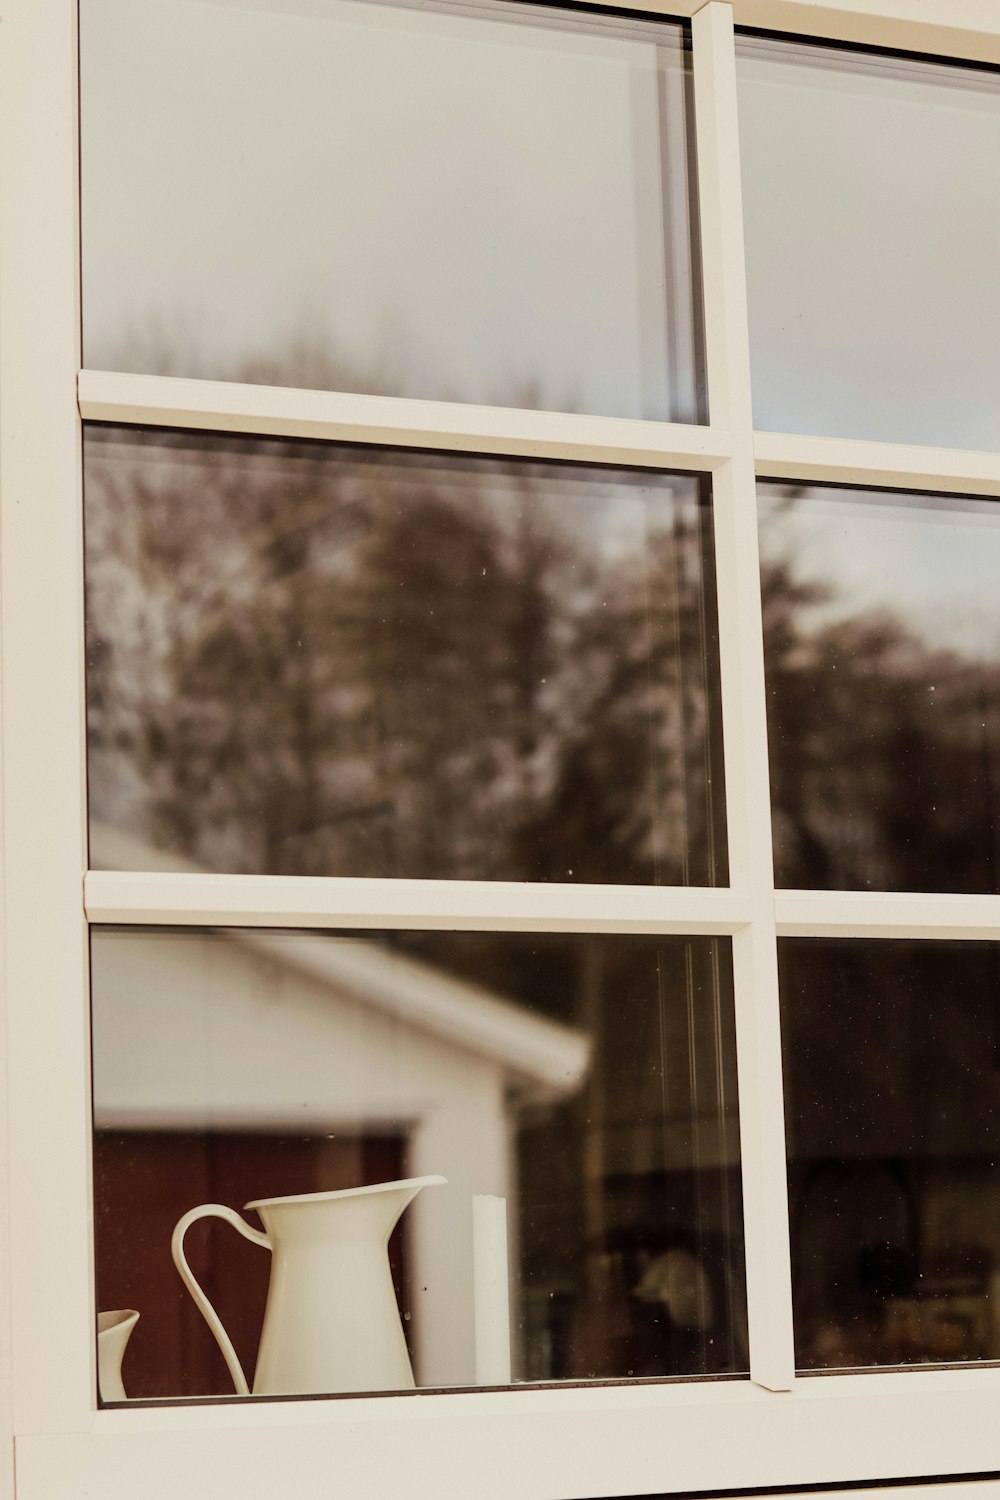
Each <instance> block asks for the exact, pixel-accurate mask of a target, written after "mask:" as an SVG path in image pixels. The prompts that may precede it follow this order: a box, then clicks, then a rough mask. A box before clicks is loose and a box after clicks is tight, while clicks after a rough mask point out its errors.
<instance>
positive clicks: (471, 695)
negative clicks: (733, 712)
mask: <svg viewBox="0 0 1000 1500" xmlns="http://www.w3.org/2000/svg"><path fill="white" fill-rule="evenodd" d="M86 506H87V611H88V677H87V688H88V695H89V731H90V762H89V767H90V809H91V858H92V861H93V863H94V864H95V865H96V866H99V867H100V866H103V867H104V868H108V867H110V868H127V869H135V868H139V869H143V868H145V869H164V868H169V867H170V865H171V861H176V859H178V858H179V859H181V860H182V861H187V862H188V864H189V865H195V866H202V867H204V868H209V869H216V870H226V871H235V872H249V873H255V872H262V873H266V874H299V875H315V874H326V875H383V876H414V877H428V878H429V877H437V878H449V877H461V878H474V879H485V880H493V879H505V880H557V881H589V882H605V881H608V882H618V883H621V882H631V883H656V884H678V883H686V884H712V883H715V882H722V881H724V880H725V859H724V826H723V821H724V820H723V817H722V777H721V753H720V747H719V734H720V730H719V714H718V708H717V682H718V673H717V668H716V647H715V638H714V630H715V626H714V619H715V608H714V580H713V570H712V557H711V539H710V509H709V504H708V500H707V497H706V494H705V492H704V491H703V489H702V488H701V485H700V482H699V481H698V480H697V479H694V478H689V477H685V476H676V475H664V474H656V473H649V472H641V471H627V470H611V469H597V468H587V467H584V466H573V465H567V464H553V463H550V464H546V463H527V462H520V461H513V460H509V461H508V460H499V459H480V458H470V457H464V456H461V455H456V456H450V457H449V456H443V455H439V454H434V453H412V452H401V451H383V452H379V451H376V450H373V449H365V448H352V447H343V446H334V445H330V444H319V443H295V442H287V441H282V440H267V439H253V438H235V437H234V438H220V437H215V436H213V437H206V436H199V435H192V434H178V433H165V432H163V431H162V430H159V431H158V430H153V431H145V432H144V431H142V430H137V429H113V428H112V429H108V428H93V429H90V430H88V433H87V437H86Z"/></svg>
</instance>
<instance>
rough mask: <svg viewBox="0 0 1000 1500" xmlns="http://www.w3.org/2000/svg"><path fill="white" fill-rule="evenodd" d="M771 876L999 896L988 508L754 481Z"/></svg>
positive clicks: (993, 542) (999, 548)
mask: <svg viewBox="0 0 1000 1500" xmlns="http://www.w3.org/2000/svg"><path fill="white" fill-rule="evenodd" d="M758 496H759V516H760V540H761V568H762V573H761V586H762V590H763V602H764V635H765V668H766V672H767V687H768V725H769V749H770V757H771V787H772V794H773V810H774V811H773V832H774V847H775V871H776V876H777V880H778V883H779V884H780V885H783V886H789V887H825V888H828V889H839V890H857V889H864V888H866V887H872V888H875V889H881V890H903V891H906V890H917V891H921V890H923V891H928V890H930V891H933V890H938V891H969V892H974V891H982V892H991V891H998V890H1000V749H998V747H1000V593H998V590H997V579H998V578H1000V507H998V505H997V502H996V501H994V500H972V499H966V498H963V497H961V496H945V495H912V494H906V493H902V492H892V493H878V492H872V491H867V490H842V489H833V488H830V489H824V488H820V487H815V486H814V487H805V486H794V485H785V484H761V485H759V486H758Z"/></svg>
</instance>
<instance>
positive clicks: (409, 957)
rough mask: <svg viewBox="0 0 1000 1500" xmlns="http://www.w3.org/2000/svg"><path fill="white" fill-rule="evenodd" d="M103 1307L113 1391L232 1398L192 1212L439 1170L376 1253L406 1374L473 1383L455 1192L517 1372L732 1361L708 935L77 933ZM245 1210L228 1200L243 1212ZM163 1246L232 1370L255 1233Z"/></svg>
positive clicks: (248, 1357)
mask: <svg viewBox="0 0 1000 1500" xmlns="http://www.w3.org/2000/svg"><path fill="white" fill-rule="evenodd" d="M91 953H92V992H93V1028H94V1030H93V1037H94V1074H93V1076H94V1119H95V1146H94V1184H95V1189H94V1190H95V1211H96V1265H97V1273H96V1274H97V1299H98V1310H99V1311H102V1312H103V1311H106V1310H110V1309H119V1308H131V1309H135V1310H136V1311H138V1312H139V1314H140V1317H139V1321H138V1324H137V1325H136V1328H135V1332H134V1334H133V1336H132V1339H131V1342H130V1344H129V1348H128V1352H127V1355H126V1359H125V1363H124V1366H123V1372H122V1373H123V1380H124V1385H125V1390H126V1392H127V1394H128V1396H129V1397H130V1398H133V1399H134V1398H138V1397H163V1396H181V1395H183V1396H194V1395H204V1394H213V1393H214V1394H232V1391H233V1382H232V1380H231V1379H230V1377H229V1375H228V1373H227V1370H226V1366H225V1364H224V1363H223V1360H222V1357H221V1355H220V1354H219V1351H218V1349H217V1347H216V1345H215V1343H214V1341H213V1338H212V1336H211V1334H210V1333H209V1330H208V1328H207V1327H206V1325H205V1323H204V1322H203V1321H202V1319H201V1316H200V1315H199V1313H198V1312H197V1310H196V1308H195V1306H194V1303H193V1302H192V1301H191V1299H190V1298H189V1296H188V1294H187V1292H186V1291H185V1290H184V1288H183V1286H182V1284H181V1281H180V1278H179V1277H178V1275H177V1274H176V1272H175V1270H174V1267H173V1266H172V1264H171V1259H170V1248H169V1247H170V1239H171V1232H172V1230H173V1228H174V1225H175V1224H176V1222H177V1221H178V1219H179V1218H180V1217H181V1215H182V1214H184V1213H186V1212H187V1211H188V1210H190V1209H191V1208H194V1207H195V1206H197V1205H200V1204H204V1203H210V1202H214V1203H221V1204H224V1205H229V1206H230V1207H232V1208H234V1209H236V1210H240V1209H242V1208H243V1206H244V1204H246V1203H248V1202H250V1201H251V1200H254V1199H260V1198H270V1197H277V1196H288V1195H291V1194H304V1193H310V1192H327V1191H331V1190H340V1189H345V1188H354V1187H357V1186H360V1185H363V1184H374V1183H379V1182H386V1181H391V1180H395V1179H398V1178H404V1177H414V1176H422V1175H424V1174H428V1173H440V1174H443V1175H444V1176H445V1177H446V1178H447V1186H443V1187H442V1186H438V1187H434V1188H429V1189H426V1190H425V1191H424V1192H423V1193H422V1194H421V1195H420V1197H419V1198H417V1199H416V1201H415V1202H414V1203H413V1205H412V1207H411V1208H409V1209H408V1210H407V1213H406V1215H405V1216H404V1218H403V1219H402V1221H401V1225H400V1229H399V1230H398V1231H397V1232H396V1234H394V1236H393V1239H392V1241H391V1244H390V1262H391V1267H392V1271H393V1278H394V1282H395V1286H396V1295H397V1299H398V1307H399V1312H400V1316H401V1319H402V1326H403V1329H404V1331H405V1334H406V1339H407V1342H408V1345H409V1350H410V1355H411V1359H412V1362H413V1366H414V1373H415V1379H416V1383H417V1385H420V1386H442V1385H468V1384H472V1383H474V1381H475V1339H474V1305H475V1304H474V1286H475V1278H474V1273H473V1265H474V1261H473V1240H472V1216H473V1207H472V1198H473V1195H475V1194H490V1195H495V1196H499V1197H502V1198H504V1199H505V1200H506V1203H507V1224H508V1237H509V1239H508V1242H509V1268H510V1277H509V1299H510V1324H511V1329H512V1378H513V1380H514V1381H515V1382H521V1381H549V1380H590V1379H626V1378H628V1377H634V1378H639V1377H657V1376H659V1377H663V1376H674V1375H697V1374H713V1373H714V1374H720V1373H729V1374H733V1373H738V1372H741V1371H745V1370H746V1368H747V1347H746V1294H745V1286H744V1277H743V1240H742V1214H741V1194H740V1168H739V1131H738V1112H737V1086H736V1063H735V1042H734V1029H733V1027H734V1023H733V999H732V978H731V969H730V961H729V950H728V945H726V944H723V943H720V942H718V941H717V940H714V939H708V938H694V939H683V938H667V939H660V938H654V937H627V938H624V937H612V936H589V935H588V936H538V935H534V934H511V933H506V934H505V933H409V934H395V935H385V934H366V935H364V936H348V937H342V936H338V937H334V936H329V935H324V934H316V933H298V932H267V931H261V930H240V929H232V930H223V931H215V932H207V931H199V930H191V929H183V930H177V929H175V930H156V929H138V928H134V927H132V928H122V929H114V928H100V929H95V930H94V932H93V935H92V948H91ZM246 1217H247V1218H248V1219H249V1221H250V1222H251V1223H252V1224H254V1225H256V1223H257V1220H256V1218H255V1216H254V1215H253V1213H249V1214H248V1215H247V1216H246ZM185 1245H186V1251H187V1254H188V1257H189V1260H190V1263H191V1266H192V1269H193V1271H194V1274H195V1276H196V1277H197V1278H198V1280H199V1281H200V1282H201V1284H202V1285H203V1286H204V1287H205V1288H206V1290H207V1291H208V1293H209V1296H210V1298H211V1300H212V1302H213V1304H214V1305H215V1307H216V1309H217V1311H218V1313H219V1316H220V1317H221V1319H222V1322H223V1324H224V1326H225V1327H226V1328H227V1330H228V1331H229V1334H230V1336H231V1337H232V1339H233V1342H234V1345H235V1347H236V1350H237V1354H238V1356H239V1359H240V1361H241V1363H242V1366H243V1368H244V1370H245V1371H246V1372H247V1375H248V1377H250V1378H251V1379H252V1376H253V1369H254V1359H255V1353H256V1350H257V1347H258V1340H259V1337H260V1327H261V1317H262V1312H263V1307H264V1301H265V1295H266V1291H267V1285H268V1279H269V1274H270V1263H269V1256H268V1253H267V1251H266V1249H263V1248H261V1247H260V1246H258V1245H254V1244H247V1243H246V1242H245V1241H244V1240H243V1239H241V1238H239V1236H238V1235H237V1234H236V1233H235V1232H234V1231H233V1229H232V1228H230V1226H229V1225H227V1224H224V1223H220V1222H219V1221H218V1220H216V1219H206V1220H199V1221H198V1222H197V1223H195V1224H193V1225H192V1227H191V1228H190V1229H189V1230H188V1233H187V1238H186V1242H185Z"/></svg>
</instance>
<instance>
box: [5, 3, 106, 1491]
mask: <svg viewBox="0 0 1000 1500" xmlns="http://www.w3.org/2000/svg"><path fill="white" fill-rule="evenodd" d="M76 11H77V6H76V3H75V0H31V3H30V4H25V5H18V6H17V7H16V8H14V9H13V10H12V11H11V13H10V14H8V15H5V17H4V26H3V31H4V37H3V49H4V57H5V67H6V69H7V70H9V71H8V72H7V77H8V80H9V86H8V87H5V88H4V90H3V91H2V95H0V181H2V188H3V195H4V234H3V236H2V237H0V240H2V250H0V324H2V327H3V338H2V341H0V380H2V397H3V427H2V440H0V495H2V526H3V549H2V609H3V614H2V629H3V700H2V706H3V763H2V791H3V805H4V828H3V847H2V861H3V863H2V872H3V888H2V901H3V928H4V948H3V984H4V989H5V999H6V1002H7V1003H6V1058H5V1062H6V1070H7V1105H8V1117H9V1131H10V1137H9V1156H8V1163H9V1166H8V1178H7V1182H6V1184H5V1187H6V1197H7V1203H8V1207H9V1217H10V1260H9V1271H10V1289H11V1292H10V1302H11V1316H10V1342H9V1351H10V1352H9V1359H10V1365H11V1368H12V1370H13V1374H14V1382H13V1395H12V1403H11V1404H12V1409H13V1422H12V1425H13V1430H14V1432H15V1433H16V1435H17V1443H18V1450H17V1453H18V1464H19V1466H20V1464H21V1462H22V1456H23V1454H24V1453H25V1452H26V1451H27V1450H28V1448H30V1445H31V1443H32V1442H33V1441H34V1439H35V1438H36V1437H38V1436H39V1435H41V1434H48V1433H52V1432H60V1431H61V1432H75V1433H82V1432H86V1431H87V1430H88V1428H89V1427H90V1425H91V1424H92V1421H93V1406H94V1388H95V1385H96V1369H95V1359H94V1342H93V1340H94V1332H93V1313H92V1308H93V1296H94V1293H93V1266H92V1256H91V1243H92V1240H91V1207H90V1205H91V1183H90V1104H89V1101H90V1030H89V1023H88V1013H87V926H86V919H85V915H84V910H83V890H82V885H83V872H84V869H85V867H86V849H87V843H86V808H85V798H84V785H85V765H84V756H85V729H84V715H85V710H84V699H83V670H84V645H83V597H82V596H83V573H82V564H83V544H82V527H81V518H82V465H81V451H80V423H79V420H78V416H77V407H76V372H77V369H78V366H79V359H80V294H79V210H78V182H79V168H78V149H77V93H76V87H75V80H76V76H77V65H76ZM29 161H30V168H29V167H28V166H27V165H26V163H28V162H29ZM0 1259H2V1257H0ZM4 1344H5V1340H4V1338H3V1335H2V1332H0V1367H2V1364H3V1361H4V1360H5V1359H6V1358H7V1357H8V1355H7V1350H6V1349H5V1348H4ZM2 1380H3V1376H2V1374H0V1385H2ZM0 1452H2V1450H0ZM3 1464H4V1459H3V1457H2V1456H0V1491H4V1492H5V1493H6V1490H5V1487H4V1484H3V1477H2V1476H3ZM17 1477H18V1493H20V1492H21V1483H22V1474H21V1471H20V1467H19V1471H18V1476H17ZM24 1492H25V1493H27V1492H28V1491H27V1485H25V1490H24Z"/></svg>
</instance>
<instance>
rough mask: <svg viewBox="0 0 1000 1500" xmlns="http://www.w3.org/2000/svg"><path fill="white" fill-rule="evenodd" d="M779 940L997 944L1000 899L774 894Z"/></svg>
mask: <svg viewBox="0 0 1000 1500" xmlns="http://www.w3.org/2000/svg"><path fill="white" fill-rule="evenodd" d="M774 912H775V921H776V924H777V929H778V936H779V937H872V938H939V939H940V938H972V939H978V940H989V939H996V940H1000V896H985V895H984V896H966V895H938V894H926V893H924V892H922V891H902V892H896V893H893V892H885V891H775V893H774Z"/></svg>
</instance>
